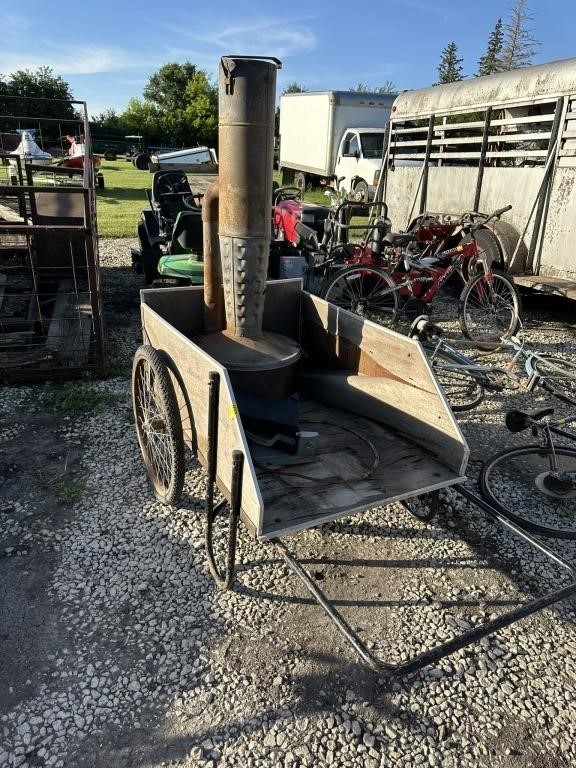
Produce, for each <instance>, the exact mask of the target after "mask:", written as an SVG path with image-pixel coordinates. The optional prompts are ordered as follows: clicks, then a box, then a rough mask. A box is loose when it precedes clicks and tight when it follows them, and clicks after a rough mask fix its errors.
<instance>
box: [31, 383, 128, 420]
mask: <svg viewBox="0 0 576 768" xmlns="http://www.w3.org/2000/svg"><path fill="white" fill-rule="evenodd" d="M40 400H41V405H42V407H43V408H44V409H45V410H47V411H50V412H51V413H54V414H56V415H57V416H83V415H86V414H93V413H102V411H105V410H106V409H107V408H109V407H111V406H113V405H116V403H118V402H119V400H120V398H119V396H118V395H113V394H110V393H109V392H98V391H97V390H96V389H94V387H91V386H87V385H85V384H80V383H76V382H70V383H68V384H63V385H59V384H52V385H50V384H47V385H46V386H45V387H44V389H43V390H42V395H41V398H40Z"/></svg>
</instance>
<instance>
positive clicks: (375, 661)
mask: <svg viewBox="0 0 576 768" xmlns="http://www.w3.org/2000/svg"><path fill="white" fill-rule="evenodd" d="M452 487H453V488H454V490H456V491H458V492H459V493H460V494H462V496H464V497H465V498H466V499H468V501H472V502H473V503H474V504H476V505H477V506H478V507H480V508H481V509H482V510H483V511H484V512H486V513H487V514H488V515H490V516H491V517H492V518H493V519H494V520H497V521H498V522H499V523H501V524H502V525H503V526H504V527H505V528H507V529H508V530H510V531H511V532H512V533H514V534H516V535H517V536H519V537H520V538H521V539H522V540H523V541H525V542H526V543H527V544H530V545H531V546H533V547H534V548H535V549H537V550H538V551H540V552H541V553H542V554H543V555H545V556H546V557H548V558H549V559H550V560H552V562H555V563H556V564H557V565H559V566H560V568H563V569H564V570H565V571H566V572H567V573H568V575H569V576H570V579H571V581H570V583H569V584H568V585H566V586H565V587H562V588H561V589H557V590H555V591H554V592H550V593H549V594H548V595H545V596H544V597H540V598H537V599H536V600H532V601H530V602H529V603H526V604H525V605H522V606H521V607H520V608H516V609H515V610H512V611H508V612H507V613H505V614H503V615H502V616H499V617H498V618H497V619H494V620H492V621H489V622H487V623H486V624H484V625H483V626H481V627H474V628H472V629H470V630H468V631H467V632H464V633H463V634H461V635H460V636H459V637H456V638H454V639H453V640H449V641H448V642H446V643H441V644H440V645H437V646H436V647H435V648H432V649H431V650H429V651H424V652H423V653H421V654H419V655H417V656H415V657H414V658H413V659H410V660H409V661H406V662H403V663H402V664H390V663H388V662H385V661H382V660H381V659H379V658H378V657H377V656H376V655H375V654H374V653H372V652H371V651H370V650H369V649H368V648H367V646H366V645H365V644H364V642H363V641H362V640H361V639H360V638H359V637H358V635H357V633H356V632H354V630H353V629H352V628H351V627H350V625H349V624H348V623H347V621H346V620H345V619H344V618H343V616H342V614H340V613H339V612H338V611H337V610H336V608H335V607H334V604H333V603H332V602H331V601H330V600H329V599H328V598H327V597H326V595H325V594H324V593H323V592H322V590H321V589H319V587H318V586H317V584H316V582H315V581H314V580H313V579H312V578H311V577H310V575H309V574H308V573H307V572H306V571H305V570H304V569H303V568H302V566H301V565H300V563H299V562H298V561H297V560H296V559H295V558H294V557H293V556H292V554H291V553H290V552H289V551H288V549H287V548H286V546H285V545H284V543H283V542H282V541H280V539H273V540H272V541H273V543H274V544H275V546H276V548H277V549H278V551H279V552H280V554H281V555H282V557H283V558H284V561H285V562H286V564H287V565H288V567H289V568H290V570H291V571H292V572H293V573H295V574H296V576H298V578H299V579H300V581H301V582H302V583H303V584H304V586H305V587H306V589H307V590H308V591H309V592H310V594H311V595H312V597H313V598H314V599H315V600H316V602H317V603H318V605H319V606H320V607H321V608H322V609H323V610H324V612H325V613H326V614H327V616H328V618H329V619H330V620H331V621H332V622H333V623H334V624H335V626H336V627H337V629H338V630H339V631H340V632H341V633H342V634H343V635H344V637H345V638H346V640H347V641H348V642H349V643H350V645H351V646H352V647H353V648H354V650H355V651H356V653H357V654H358V655H359V656H360V658H361V659H362V660H363V661H365V662H366V663H367V664H368V665H369V666H370V667H372V669H374V670H376V671H377V672H379V673H380V674H383V675H388V676H392V675H408V674H411V673H413V672H417V671H418V670H420V669H422V668H423V667H426V666H428V665H430V664H433V663H435V662H437V661H439V660H440V659H443V658H444V657H445V656H448V655H449V654H451V653H454V652H455V651H459V650H460V649H461V648H465V647H466V646H468V645H470V644H471V643H474V642H477V641H478V640H480V639H481V638H483V637H486V636H487V635H490V634H492V633H493V632H496V631H497V630H499V629H503V628H504V627H507V626H509V625H510V624H514V623H515V622H516V621H519V620H520V619H524V618H526V617H527V616H530V615H531V614H533V613H536V612H537V611H541V610H542V609H543V608H547V607H548V606H550V605H554V603H558V602H560V600H565V599H566V598H568V597H571V596H572V595H574V594H576V569H575V568H574V567H573V566H572V565H570V564H569V563H568V562H566V560H564V559H563V558H561V557H559V556H558V555H557V554H555V553H554V552H553V551H552V550H550V549H549V548H548V547H547V546H545V545H544V544H542V543H541V542H540V541H538V540H537V539H535V538H534V537H533V536H531V535H530V534H528V533H526V531H524V530H522V529H521V528H519V527H518V526H517V525H515V524H514V523H512V522H510V521H509V520H507V519H506V518H505V517H503V516H502V515H501V514H500V513H499V512H498V511H497V510H496V509H494V508H493V507H491V506H490V505H489V504H487V503H486V502H485V501H484V500H483V499H481V498H480V497H479V496H477V495H476V494H475V493H472V492H471V491H469V490H468V489H467V488H465V487H464V486H462V485H455V486H452Z"/></svg>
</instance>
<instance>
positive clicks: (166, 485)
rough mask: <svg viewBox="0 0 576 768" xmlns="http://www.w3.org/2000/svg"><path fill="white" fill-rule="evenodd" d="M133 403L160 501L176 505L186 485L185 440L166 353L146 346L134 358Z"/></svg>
mask: <svg viewBox="0 0 576 768" xmlns="http://www.w3.org/2000/svg"><path fill="white" fill-rule="evenodd" d="M132 401H133V407H134V419H135V422H136V434H137V436H138V444H139V445H140V450H141V451H142V457H143V459H144V464H145V465H146V471H147V473H148V479H149V480H150V484H151V486H152V490H153V492H154V495H155V496H156V498H157V499H158V500H159V501H161V502H162V503H163V504H174V503H175V502H176V501H177V500H178V499H179V498H180V494H181V493H182V488H183V485H184V438H183V436H182V422H181V420H180V413H179V410H178V402H177V400H176V395H175V394H174V387H173V386H172V381H171V379H170V375H169V373H168V369H167V367H166V364H165V362H164V357H163V355H162V353H160V352H158V351H157V350H156V349H154V347H151V346H148V345H143V346H141V347H139V348H138V349H137V351H136V355H135V356H134V364H133V367H132Z"/></svg>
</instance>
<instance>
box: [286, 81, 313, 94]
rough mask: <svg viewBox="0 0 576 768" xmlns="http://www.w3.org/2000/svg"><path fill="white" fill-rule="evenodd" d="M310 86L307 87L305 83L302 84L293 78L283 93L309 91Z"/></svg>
mask: <svg viewBox="0 0 576 768" xmlns="http://www.w3.org/2000/svg"><path fill="white" fill-rule="evenodd" d="M307 92H308V88H306V86H305V85H301V84H300V83H297V82H296V80H292V81H291V82H290V83H288V85H287V86H286V88H284V90H283V91H282V93H283V94H284V93H307Z"/></svg>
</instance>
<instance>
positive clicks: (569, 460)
mask: <svg viewBox="0 0 576 768" xmlns="http://www.w3.org/2000/svg"><path fill="white" fill-rule="evenodd" d="M554 453H555V455H556V460H557V466H558V469H559V470H560V471H561V473H560V475H555V474H554V473H552V472H551V466H552V465H551V460H552V455H553V454H552V450H551V449H550V448H541V447H540V446H539V445H528V446H524V447H520V448H510V449H508V450H506V451H502V452H501V453H498V454H496V455H495V456H493V457H492V458H491V459H489V460H488V461H487V462H486V464H485V465H484V466H483V468H482V472H481V473H480V491H481V493H482V496H483V497H484V498H485V499H486V501H487V502H488V503H489V504H492V505H493V506H494V507H496V509H498V510H500V512H502V514H503V515H504V516H505V517H507V518H509V519H510V520H512V521H513V522H515V523H517V524H518V525H520V526H521V527H522V528H525V529H526V530H528V531H532V532H533V533H539V534H542V535H543V536H553V537H556V538H559V539H576V450H574V449H573V448H564V447H557V446H555V447H554Z"/></svg>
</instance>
